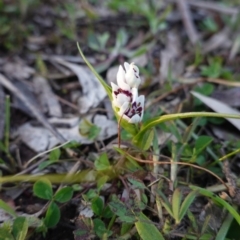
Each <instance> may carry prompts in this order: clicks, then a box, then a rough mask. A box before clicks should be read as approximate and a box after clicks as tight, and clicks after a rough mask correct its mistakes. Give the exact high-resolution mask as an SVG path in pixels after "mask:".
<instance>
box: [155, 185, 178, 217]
mask: <svg viewBox="0 0 240 240" xmlns="http://www.w3.org/2000/svg"><path fill="white" fill-rule="evenodd" d="M157 193H158V194H159V196H160V199H161V204H162V205H163V206H164V208H165V209H166V211H167V212H168V213H169V214H170V215H171V216H172V217H174V216H173V210H172V206H171V204H170V202H169V201H168V199H167V198H166V196H165V195H164V194H163V192H162V191H160V190H158V191H157Z"/></svg>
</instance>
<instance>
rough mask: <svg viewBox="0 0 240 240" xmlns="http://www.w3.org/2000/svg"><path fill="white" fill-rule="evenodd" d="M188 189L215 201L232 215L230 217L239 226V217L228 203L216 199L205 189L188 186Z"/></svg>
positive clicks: (216, 197)
mask: <svg viewBox="0 0 240 240" xmlns="http://www.w3.org/2000/svg"><path fill="white" fill-rule="evenodd" d="M190 188H191V189H193V190H197V191H198V192H199V193H200V194H201V195H204V196H206V197H209V198H211V199H212V200H214V201H216V202H217V203H219V204H220V205H221V206H223V207H224V208H226V209H227V210H228V211H229V213H230V214H232V216H233V217H234V218H235V219H236V221H237V222H238V224H239V225H240V215H239V214H238V212H237V211H236V210H235V209H234V208H233V207H232V206H231V205H230V204H229V203H227V202H226V201H224V200H223V199H222V198H220V197H218V196H217V195H215V194H214V193H212V192H210V191H208V190H206V189H203V188H200V187H196V186H192V185H190Z"/></svg>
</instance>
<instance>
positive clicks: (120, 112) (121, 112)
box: [118, 102, 129, 116]
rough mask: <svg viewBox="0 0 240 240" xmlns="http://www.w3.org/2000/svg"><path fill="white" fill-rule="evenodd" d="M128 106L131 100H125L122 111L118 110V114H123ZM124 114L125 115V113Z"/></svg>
mask: <svg viewBox="0 0 240 240" xmlns="http://www.w3.org/2000/svg"><path fill="white" fill-rule="evenodd" d="M128 108H129V102H125V103H124V104H123V105H122V106H121V108H120V111H119V112H118V115H119V116H122V115H123V114H124V113H125V112H126V111H127V110H128ZM124 116H125V114H124Z"/></svg>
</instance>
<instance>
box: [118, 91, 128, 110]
mask: <svg viewBox="0 0 240 240" xmlns="http://www.w3.org/2000/svg"><path fill="white" fill-rule="evenodd" d="M117 102H118V104H119V107H121V106H122V105H123V104H124V103H125V102H127V103H128V104H129V103H130V98H129V97H128V96H127V95H125V94H123V93H119V94H118V96H117Z"/></svg>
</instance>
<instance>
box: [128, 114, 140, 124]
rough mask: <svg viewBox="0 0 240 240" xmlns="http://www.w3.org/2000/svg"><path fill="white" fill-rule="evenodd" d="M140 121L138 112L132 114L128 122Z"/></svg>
mask: <svg viewBox="0 0 240 240" xmlns="http://www.w3.org/2000/svg"><path fill="white" fill-rule="evenodd" d="M140 121H141V118H140V116H139V115H138V114H135V115H134V116H132V118H131V119H130V120H129V123H138V122H140Z"/></svg>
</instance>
